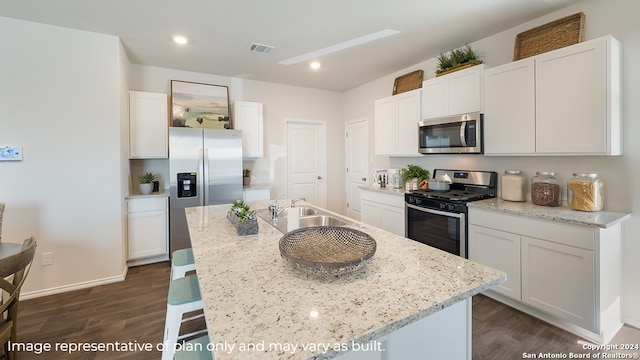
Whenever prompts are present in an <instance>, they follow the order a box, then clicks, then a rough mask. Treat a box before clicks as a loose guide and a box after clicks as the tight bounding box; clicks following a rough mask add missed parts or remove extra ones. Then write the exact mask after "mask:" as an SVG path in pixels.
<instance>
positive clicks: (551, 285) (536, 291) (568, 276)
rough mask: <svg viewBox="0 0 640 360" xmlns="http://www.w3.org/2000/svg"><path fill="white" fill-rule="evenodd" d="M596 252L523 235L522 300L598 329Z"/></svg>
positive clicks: (575, 322) (581, 324)
mask: <svg viewBox="0 0 640 360" xmlns="http://www.w3.org/2000/svg"><path fill="white" fill-rule="evenodd" d="M595 299H596V293H595V256H594V252H593V251H589V250H584V249H579V248H574V247H571V246H566V245H561V244H556V243H552V242H549V241H544V240H540V239H535V238H530V237H526V236H523V237H522V301H523V302H524V303H526V304H529V305H531V306H534V307H536V308H538V309H541V310H544V311H546V312H548V313H551V314H553V315H556V316H559V317H561V318H563V319H566V320H569V321H570V322H572V323H574V324H576V325H578V326H580V327H583V328H585V329H589V330H591V331H594V332H598V329H596V316H595V314H596V303H595Z"/></svg>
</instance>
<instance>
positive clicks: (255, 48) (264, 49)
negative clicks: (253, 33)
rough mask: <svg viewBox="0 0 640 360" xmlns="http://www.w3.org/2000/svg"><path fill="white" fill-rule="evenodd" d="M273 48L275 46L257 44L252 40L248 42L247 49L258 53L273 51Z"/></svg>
mask: <svg viewBox="0 0 640 360" xmlns="http://www.w3.org/2000/svg"><path fill="white" fill-rule="evenodd" d="M273 49H275V46H271V45H265V44H258V43H254V42H252V43H251V44H249V47H248V50H249V51H252V52H256V53H260V54H269V53H271V52H272V51H273Z"/></svg>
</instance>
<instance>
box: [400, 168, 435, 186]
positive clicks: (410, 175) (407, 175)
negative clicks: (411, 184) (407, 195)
mask: <svg viewBox="0 0 640 360" xmlns="http://www.w3.org/2000/svg"><path fill="white" fill-rule="evenodd" d="M402 178H403V180H404V181H405V182H406V181H407V180H411V179H418V182H419V183H420V182H422V181H423V180H429V170H425V169H423V168H422V167H420V166H418V165H411V164H409V165H407V167H406V168H404V169H402Z"/></svg>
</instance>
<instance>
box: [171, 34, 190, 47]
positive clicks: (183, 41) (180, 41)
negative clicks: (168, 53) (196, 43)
mask: <svg viewBox="0 0 640 360" xmlns="http://www.w3.org/2000/svg"><path fill="white" fill-rule="evenodd" d="M173 41H175V42H176V43H177V44H180V45H185V44H186V43H188V42H189V40H187V38H186V37H184V36H180V35H176V36H174V37H173Z"/></svg>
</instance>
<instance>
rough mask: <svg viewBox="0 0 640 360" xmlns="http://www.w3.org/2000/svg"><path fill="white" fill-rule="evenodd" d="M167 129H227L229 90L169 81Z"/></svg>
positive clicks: (219, 86) (228, 126)
mask: <svg viewBox="0 0 640 360" xmlns="http://www.w3.org/2000/svg"><path fill="white" fill-rule="evenodd" d="M170 126H173V127H190V128H209V129H229V128H230V124H229V88H228V87H226V86H221V85H208V84H200V83H193V82H186V81H178V80H171V123H170Z"/></svg>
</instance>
